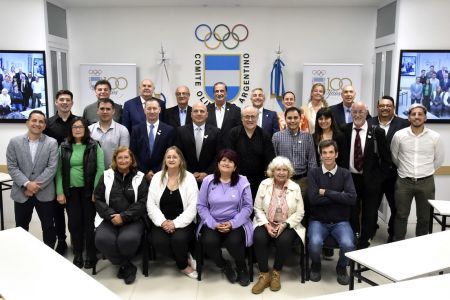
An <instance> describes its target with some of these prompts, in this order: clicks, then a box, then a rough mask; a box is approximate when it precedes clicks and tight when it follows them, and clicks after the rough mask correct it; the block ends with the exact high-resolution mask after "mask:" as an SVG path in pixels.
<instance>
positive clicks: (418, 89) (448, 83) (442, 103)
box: [410, 65, 450, 118]
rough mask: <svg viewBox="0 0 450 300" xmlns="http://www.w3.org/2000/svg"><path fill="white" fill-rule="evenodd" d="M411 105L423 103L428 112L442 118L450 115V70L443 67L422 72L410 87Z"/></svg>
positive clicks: (431, 67) (432, 67)
mask: <svg viewBox="0 0 450 300" xmlns="http://www.w3.org/2000/svg"><path fill="white" fill-rule="evenodd" d="M410 94H411V104H414V103H421V104H423V105H424V106H425V107H426V108H427V110H428V111H430V112H431V113H432V114H434V115H435V116H436V117H438V118H440V117H443V116H444V115H445V116H446V115H448V114H450V80H449V78H448V69H447V67H445V66H443V67H442V69H441V70H439V71H437V72H436V71H435V70H434V66H433V65H431V66H430V70H429V71H428V72H426V71H425V70H421V74H420V76H417V77H416V81H415V83H413V84H411V86H410Z"/></svg>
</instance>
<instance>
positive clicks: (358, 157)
mask: <svg viewBox="0 0 450 300" xmlns="http://www.w3.org/2000/svg"><path fill="white" fill-rule="evenodd" d="M355 130H356V137H355V149H354V153H353V165H354V166H355V169H356V170H357V171H358V172H361V171H362V169H363V161H364V158H363V152H362V146H361V137H360V136H359V132H360V131H361V128H355Z"/></svg>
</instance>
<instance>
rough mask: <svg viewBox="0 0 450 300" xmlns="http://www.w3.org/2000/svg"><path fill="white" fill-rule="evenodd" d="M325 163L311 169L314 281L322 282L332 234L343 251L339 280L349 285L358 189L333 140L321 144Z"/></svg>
mask: <svg viewBox="0 0 450 300" xmlns="http://www.w3.org/2000/svg"><path fill="white" fill-rule="evenodd" d="M319 152H320V157H321V159H322V166H321V167H318V168H315V169H312V170H310V171H309V172H308V184H309V185H308V201H309V207H310V210H311V214H310V220H309V226H308V239H309V244H308V250H309V255H310V257H311V261H312V265H311V272H310V279H311V281H315V282H317V281H320V279H321V274H320V269H321V259H320V254H321V253H322V246H323V241H324V240H325V239H326V238H327V236H328V235H331V236H333V238H334V239H335V240H336V241H337V242H338V244H339V248H340V253H339V260H338V263H337V266H336V273H337V281H338V282H339V284H342V285H347V284H348V283H349V277H348V274H347V265H348V259H347V258H346V257H345V253H346V252H348V251H352V250H354V249H355V244H354V234H353V230H352V227H351V226H350V222H349V221H350V213H351V207H352V206H353V205H355V203H356V191H355V186H354V185H353V179H352V175H351V173H350V171H349V170H347V169H344V168H341V167H339V166H337V165H336V158H337V156H338V148H337V144H336V142H335V141H333V140H323V141H322V142H320V143H319Z"/></svg>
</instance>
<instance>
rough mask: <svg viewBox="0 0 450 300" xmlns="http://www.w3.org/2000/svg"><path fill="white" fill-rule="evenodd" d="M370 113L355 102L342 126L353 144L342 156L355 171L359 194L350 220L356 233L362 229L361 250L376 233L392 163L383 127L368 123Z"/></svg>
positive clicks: (364, 106)
mask: <svg viewBox="0 0 450 300" xmlns="http://www.w3.org/2000/svg"><path fill="white" fill-rule="evenodd" d="M367 114H368V110H367V107H366V105H365V104H364V103H363V102H355V103H353V105H352V119H353V122H352V123H349V124H347V125H345V126H344V127H343V128H342V130H343V133H344V135H345V137H346V139H347V144H348V145H350V147H349V149H350V152H348V153H342V155H347V157H348V160H347V161H348V162H349V166H346V167H347V168H348V169H349V170H350V172H351V173H352V177H353V182H354V184H355V188H356V194H357V202H356V207H355V211H354V213H353V214H352V218H353V220H352V222H351V223H352V227H353V231H354V232H355V233H358V232H361V233H360V237H359V241H358V244H357V248H358V249H361V248H367V247H369V245H370V243H369V240H370V239H371V238H372V237H373V236H374V235H375V231H376V226H377V220H378V207H379V206H380V201H381V200H380V199H381V197H380V194H381V184H382V182H383V180H384V178H385V176H386V175H387V174H388V172H389V169H390V168H391V165H392V161H391V155H390V153H389V146H388V144H387V142H386V138H385V133H384V130H383V129H381V128H380V127H371V126H369V124H368V122H367V121H366V118H367ZM360 209H361V224H360V223H359V215H360Z"/></svg>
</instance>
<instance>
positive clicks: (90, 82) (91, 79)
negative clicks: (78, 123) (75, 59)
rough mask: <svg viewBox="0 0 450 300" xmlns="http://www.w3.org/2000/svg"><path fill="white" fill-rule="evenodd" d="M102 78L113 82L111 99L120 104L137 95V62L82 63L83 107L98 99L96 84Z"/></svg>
mask: <svg viewBox="0 0 450 300" xmlns="http://www.w3.org/2000/svg"><path fill="white" fill-rule="evenodd" d="M102 79H106V80H108V81H109V83H111V88H112V89H111V99H113V100H114V102H116V103H118V104H121V105H123V103H124V102H125V101H127V100H129V99H131V98H134V97H136V96H137V82H136V64H101V63H92V64H80V92H81V95H80V102H81V103H82V106H81V107H85V106H86V105H89V104H91V103H92V102H94V101H95V100H96V97H95V91H94V85H95V83H96V82H97V81H99V80H102Z"/></svg>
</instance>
